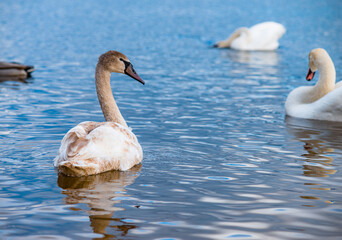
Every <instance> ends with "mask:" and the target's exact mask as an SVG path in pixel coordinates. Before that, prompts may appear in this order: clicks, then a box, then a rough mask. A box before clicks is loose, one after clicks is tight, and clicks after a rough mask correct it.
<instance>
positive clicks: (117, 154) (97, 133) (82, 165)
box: [54, 51, 144, 176]
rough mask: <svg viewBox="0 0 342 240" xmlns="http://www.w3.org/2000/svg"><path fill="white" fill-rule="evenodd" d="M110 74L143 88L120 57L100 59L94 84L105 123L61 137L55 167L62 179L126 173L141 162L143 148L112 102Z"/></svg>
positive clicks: (109, 54) (85, 126)
mask: <svg viewBox="0 0 342 240" xmlns="http://www.w3.org/2000/svg"><path fill="white" fill-rule="evenodd" d="M111 72H117V73H124V74H127V75H128V76H130V77H132V78H134V79H136V80H137V81H139V82H141V83H142V84H144V81H143V80H142V79H141V78H140V77H139V76H138V74H137V73H136V72H135V70H134V68H133V65H132V64H131V63H130V61H129V60H128V58H127V57H126V56H125V55H123V54H122V53H120V52H116V51H108V52H107V53H105V54H102V55H101V56H100V58H99V60H98V63H97V66H96V72H95V84H96V91H97V97H98V99H99V102H100V105H101V109H102V112H103V115H104V117H105V119H106V122H82V123H80V124H79V125H77V126H76V127H74V128H72V129H71V130H69V132H68V133H67V134H66V135H65V136H64V138H63V140H62V142H61V146H60V149H59V152H58V156H57V157H56V158H55V160H54V165H55V167H58V169H59V171H60V172H62V173H64V174H65V175H68V176H86V175H92V174H97V173H101V172H106V171H109V170H121V171H125V170H127V169H130V168H131V167H133V166H134V165H136V164H138V163H140V162H141V161H142V158H143V152H142V148H141V146H140V144H139V142H138V140H137V138H136V136H135V135H134V134H133V133H132V131H131V129H130V128H128V126H127V124H126V122H125V120H124V118H123V117H122V115H121V113H120V110H119V108H118V106H117V105H116V102H115V100H114V97H113V94H112V90H111V86H110V75H111Z"/></svg>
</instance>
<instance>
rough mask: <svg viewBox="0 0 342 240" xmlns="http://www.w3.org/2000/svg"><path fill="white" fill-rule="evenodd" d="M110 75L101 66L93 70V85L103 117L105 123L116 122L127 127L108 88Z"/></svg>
mask: <svg viewBox="0 0 342 240" xmlns="http://www.w3.org/2000/svg"><path fill="white" fill-rule="evenodd" d="M110 74H111V73H110V72H109V71H107V70H106V69H104V67H103V66H102V65H101V64H97V66H96V70H95V85H96V92H97V97H98V99H99V102H100V105H101V109H102V112H103V116H104V117H105V119H106V121H107V122H116V123H119V124H120V125H122V126H125V127H127V123H126V121H125V119H124V118H123V117H122V115H121V113H120V110H119V108H118V105H117V104H116V102H115V100H114V97H113V93H112V89H111V86H110Z"/></svg>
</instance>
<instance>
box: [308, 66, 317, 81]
mask: <svg viewBox="0 0 342 240" xmlns="http://www.w3.org/2000/svg"><path fill="white" fill-rule="evenodd" d="M314 76H315V72H313V71H311V69H310V68H309V71H308V74H306V80H308V81H311V80H312V79H313V77H314Z"/></svg>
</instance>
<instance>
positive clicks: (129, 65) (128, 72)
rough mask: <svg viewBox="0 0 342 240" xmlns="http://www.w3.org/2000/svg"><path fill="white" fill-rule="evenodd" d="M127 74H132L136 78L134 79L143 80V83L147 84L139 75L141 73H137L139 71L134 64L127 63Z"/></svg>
mask: <svg viewBox="0 0 342 240" xmlns="http://www.w3.org/2000/svg"><path fill="white" fill-rule="evenodd" d="M125 74H127V75H128V76H130V77H131V78H134V79H135V80H137V81H138V82H141V83H142V84H144V85H145V82H144V80H142V79H141V78H140V77H139V75H138V74H137V72H136V71H135V70H134V68H133V65H132V64H127V65H126V69H125Z"/></svg>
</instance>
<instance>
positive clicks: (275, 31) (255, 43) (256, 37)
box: [249, 22, 286, 50]
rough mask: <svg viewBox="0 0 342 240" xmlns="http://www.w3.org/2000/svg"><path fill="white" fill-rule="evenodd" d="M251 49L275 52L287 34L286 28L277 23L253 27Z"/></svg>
mask: <svg viewBox="0 0 342 240" xmlns="http://www.w3.org/2000/svg"><path fill="white" fill-rule="evenodd" d="M249 31H250V34H251V38H252V39H251V41H250V44H249V45H250V46H249V47H250V48H252V49H254V50H274V49H277V48H278V46H279V42H278V40H279V39H280V38H281V37H282V36H283V34H284V33H285V32H286V29H285V27H284V26H283V25H282V24H280V23H276V22H264V23H259V24H256V25H254V26H252V27H251V28H250V29H249Z"/></svg>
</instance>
